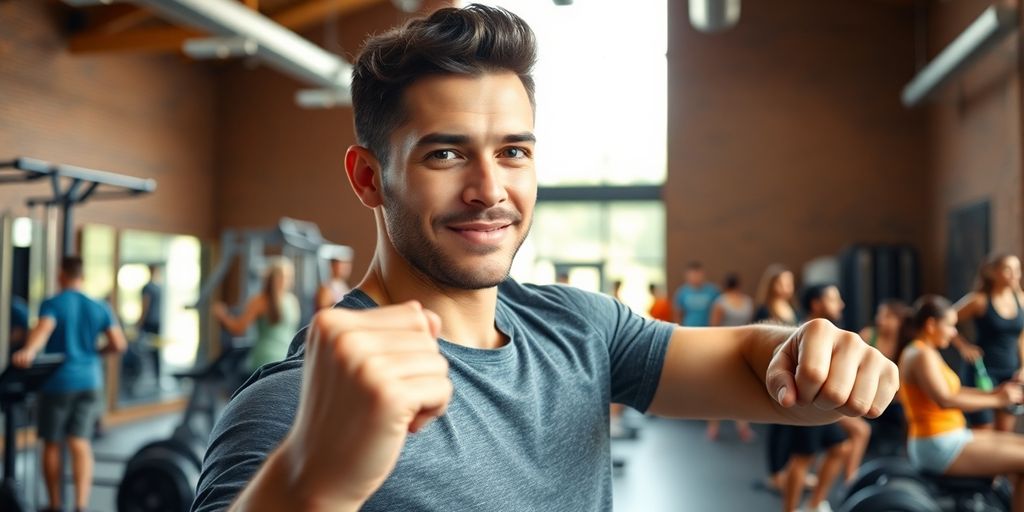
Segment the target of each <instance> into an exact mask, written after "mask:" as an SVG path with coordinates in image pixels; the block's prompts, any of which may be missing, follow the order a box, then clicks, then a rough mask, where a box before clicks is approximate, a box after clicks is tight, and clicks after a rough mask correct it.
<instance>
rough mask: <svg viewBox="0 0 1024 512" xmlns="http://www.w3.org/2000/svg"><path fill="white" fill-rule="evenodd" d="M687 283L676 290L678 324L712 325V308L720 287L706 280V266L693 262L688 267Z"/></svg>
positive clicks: (687, 325)
mask: <svg viewBox="0 0 1024 512" xmlns="http://www.w3.org/2000/svg"><path fill="white" fill-rule="evenodd" d="M685 277H686V282H685V283H684V284H683V285H682V286H680V287H679V289H678V290H676V297H675V307H676V323H678V324H679V325H682V326H685V327H707V326H708V325H711V306H712V305H713V304H714V303H715V299H717V298H718V287H717V286H715V285H713V284H711V283H709V282H707V281H705V280H704V266H703V265H701V263H700V262H699V261H691V262H690V264H689V265H687V266H686V276H685Z"/></svg>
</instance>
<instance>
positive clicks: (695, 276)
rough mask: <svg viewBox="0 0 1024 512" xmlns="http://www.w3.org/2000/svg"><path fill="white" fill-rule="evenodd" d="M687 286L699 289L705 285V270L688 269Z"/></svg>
mask: <svg viewBox="0 0 1024 512" xmlns="http://www.w3.org/2000/svg"><path fill="white" fill-rule="evenodd" d="M686 284H689V285H690V286H693V287H697V286H700V285H702V284H704V269H700V268H688V269H686Z"/></svg>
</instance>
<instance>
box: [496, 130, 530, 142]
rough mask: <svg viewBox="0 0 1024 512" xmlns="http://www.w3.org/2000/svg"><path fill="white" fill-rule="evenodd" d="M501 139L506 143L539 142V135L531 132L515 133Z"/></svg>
mask: <svg viewBox="0 0 1024 512" xmlns="http://www.w3.org/2000/svg"><path fill="white" fill-rule="evenodd" d="M501 141H502V142H504V143H506V144H508V143H513V142H537V137H535V136H534V135H533V134H532V133H530V132H523V133H513V134H511V135H506V136H505V137H504V138H503V139H501Z"/></svg>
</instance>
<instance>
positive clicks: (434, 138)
mask: <svg viewBox="0 0 1024 512" xmlns="http://www.w3.org/2000/svg"><path fill="white" fill-rule="evenodd" d="M434 144H450V145H452V146H464V145H466V144H469V137H468V136H466V135H457V134H454V133H428V134H426V135H424V136H423V137H421V138H420V140H418V141H416V145H417V146H431V145H434Z"/></svg>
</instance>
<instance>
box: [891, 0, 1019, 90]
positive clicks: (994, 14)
mask: <svg viewBox="0 0 1024 512" xmlns="http://www.w3.org/2000/svg"><path fill="white" fill-rule="evenodd" d="M1017 11H1018V10H1017V5H1016V3H1009V2H1001V3H998V4H996V5H992V6H990V7H989V8H988V9H985V12H983V13H981V16H979V17H978V19H976V20H974V22H973V23H971V24H970V26H968V27H967V30H964V31H963V33H961V34H960V35H959V36H957V38H956V39H954V40H953V42H952V43H950V44H949V46H947V47H946V48H944V49H943V50H942V51H941V52H940V53H939V54H938V55H937V56H936V57H935V58H934V59H932V61H931V62H929V63H928V64H927V65H926V66H925V67H924V68H922V69H921V71H919V72H918V73H917V75H916V76H914V78H913V80H911V81H910V83H908V84H907V85H906V87H904V88H903V93H902V94H901V96H900V99H901V101H902V102H903V105H904V106H905V107H908V108H909V107H915V106H917V105H919V104H920V103H921V102H923V101H924V100H925V99H927V98H928V97H929V96H931V94H932V93H934V92H935V91H936V90H938V89H939V88H941V87H942V86H943V85H945V84H947V83H949V82H950V81H951V80H953V79H954V78H955V77H956V76H957V74H958V73H959V72H960V71H962V70H963V69H964V68H966V67H968V66H970V65H971V64H973V63H974V61H975V60H977V58H978V57H980V56H981V55H984V54H985V52H986V51H987V50H988V49H989V48H992V47H993V46H995V45H996V44H997V43H999V42H1000V41H1002V40H1003V39H1004V38H1005V37H1006V36H1008V35H1010V34H1013V33H1014V32H1016V31H1017V23H1018V19H1017Z"/></svg>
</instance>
